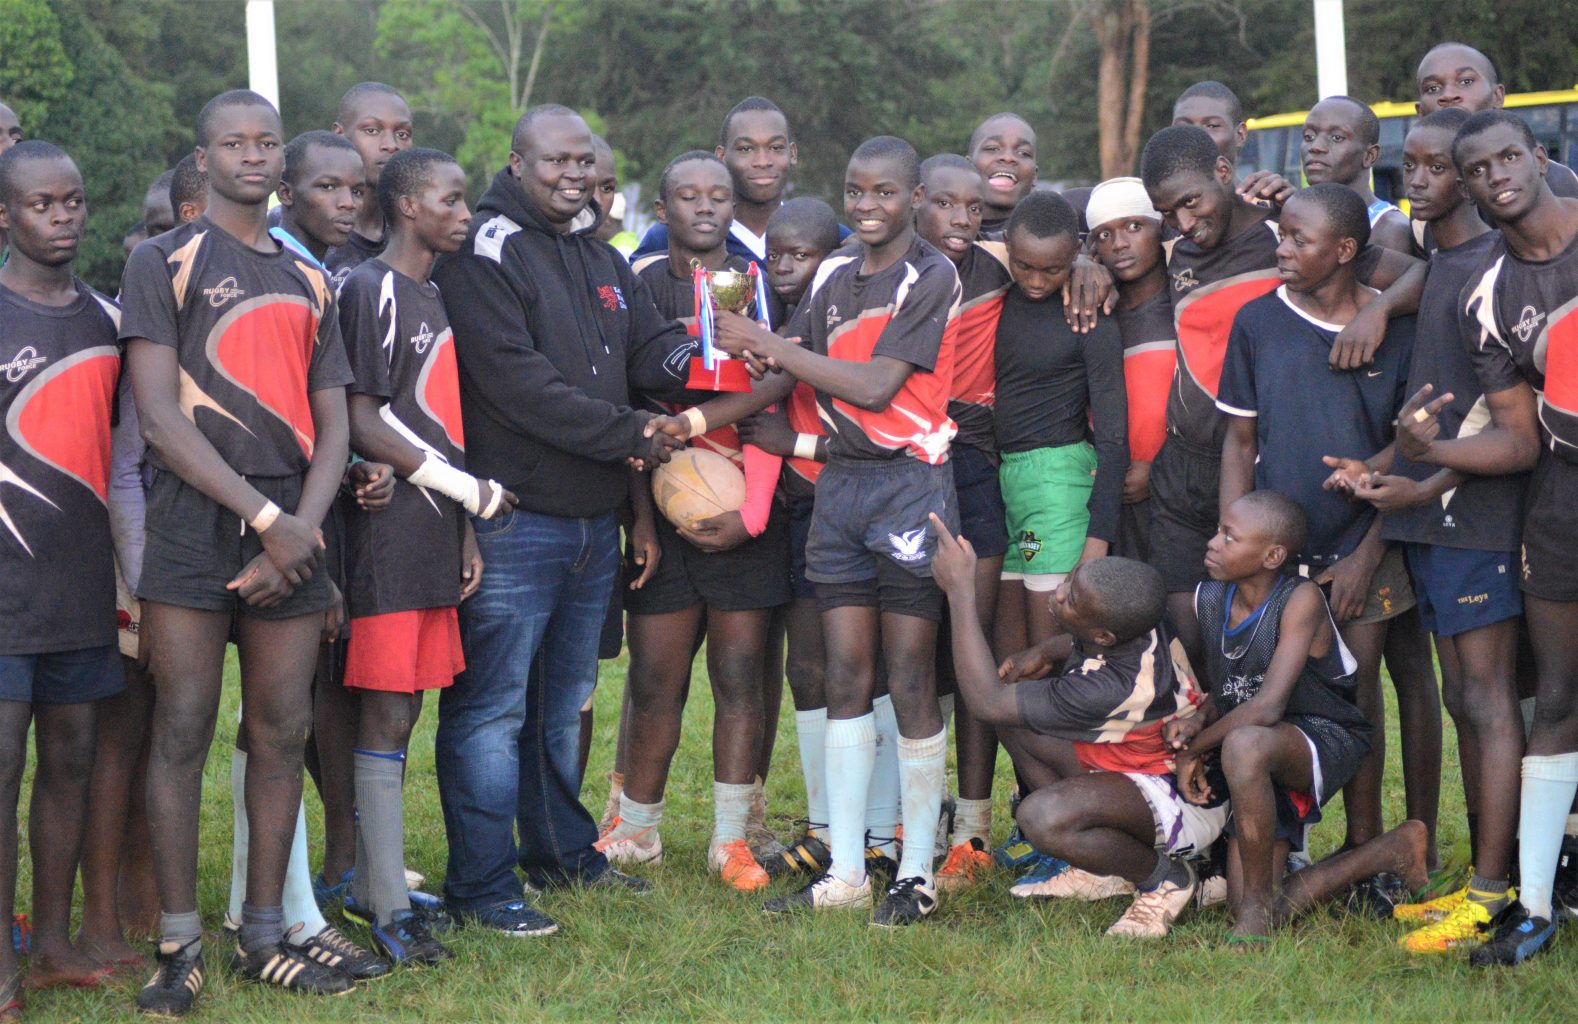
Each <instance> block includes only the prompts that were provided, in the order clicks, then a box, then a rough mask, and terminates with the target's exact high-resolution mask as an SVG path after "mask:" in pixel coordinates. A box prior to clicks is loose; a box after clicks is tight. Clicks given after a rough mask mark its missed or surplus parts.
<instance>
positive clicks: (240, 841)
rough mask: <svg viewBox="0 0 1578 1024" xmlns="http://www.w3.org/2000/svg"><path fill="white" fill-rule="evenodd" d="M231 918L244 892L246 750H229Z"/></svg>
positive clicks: (248, 835) (235, 917) (237, 916)
mask: <svg viewBox="0 0 1578 1024" xmlns="http://www.w3.org/2000/svg"><path fill="white" fill-rule="evenodd" d="M230 820H231V823H232V831H231V837H230V919H231V920H232V921H236V922H239V921H240V920H241V903H242V901H243V900H244V899H246V895H247V843H248V842H249V841H250V839H251V835H252V834H251V832H249V831H248V830H247V752H246V751H245V750H232V751H231V752H230Z"/></svg>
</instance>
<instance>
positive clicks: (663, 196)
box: [657, 149, 733, 203]
mask: <svg viewBox="0 0 1578 1024" xmlns="http://www.w3.org/2000/svg"><path fill="white" fill-rule="evenodd" d="M692 160H705V161H707V162H709V163H714V164H717V165H718V166H719V167H721V168H723V174H724V177H725V178H729V168H728V166H727V165H725V164H724V162H723V161H722V160H719V159H718V155H717V154H716V153H712V152H709V151H707V150H705V149H687V150H686V151H685V152H683V153H681V154H680V155H679V156H677V157H675V158H674V159H672V160H670V161H669V162H668V166H666V167H664V168H663V173H662V174H661V175H659V176H658V183H657V197H658V199H660V200H662V201H663V202H665V203H666V202H668V188H669V184H668V183H669V178H671V177H673V175H674V168H676V167H678V166H679V165H680V164H688V163H690V162H691V161H692ZM729 181H730V188H733V179H732V178H730V179H729Z"/></svg>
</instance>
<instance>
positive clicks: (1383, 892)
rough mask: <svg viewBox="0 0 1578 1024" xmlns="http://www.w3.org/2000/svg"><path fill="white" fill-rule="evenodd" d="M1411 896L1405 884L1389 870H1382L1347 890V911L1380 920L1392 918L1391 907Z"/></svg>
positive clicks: (1404, 901)
mask: <svg viewBox="0 0 1578 1024" xmlns="http://www.w3.org/2000/svg"><path fill="white" fill-rule="evenodd" d="M1410 898H1411V894H1410V893H1409V891H1408V886H1407V884H1406V883H1405V882H1404V881H1403V880H1402V879H1401V878H1399V877H1397V876H1396V875H1394V874H1392V873H1391V872H1390V871H1382V872H1381V873H1380V874H1378V875H1372V876H1370V877H1369V878H1366V879H1365V880H1364V881H1362V882H1355V883H1354V884H1353V888H1351V889H1349V890H1348V913H1350V914H1361V915H1363V916H1365V917H1373V918H1377V919H1379V920H1382V921H1390V920H1391V919H1392V908H1393V907H1395V906H1397V905H1399V904H1402V903H1407V902H1408V901H1409V899H1410Z"/></svg>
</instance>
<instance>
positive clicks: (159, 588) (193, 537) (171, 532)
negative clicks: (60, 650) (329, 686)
mask: <svg viewBox="0 0 1578 1024" xmlns="http://www.w3.org/2000/svg"><path fill="white" fill-rule="evenodd" d="M302 479H303V478H302V477H300V476H288V477H249V478H248V479H247V483H249V484H251V485H252V486H253V487H254V488H256V489H257V491H258V493H260V494H262V495H263V497H265V498H267V499H268V500H270V501H272V502H274V503H275V504H276V505H278V506H279V507H280V508H282V509H284V510H286V511H287V512H288V511H291V510H293V509H295V507H296V504H297V502H299V501H300V500H301V485H302ZM145 528H146V531H147V547H146V548H145V549H144V551H143V562H142V578H141V579H140V580H138V581H137V596H138V597H139V598H141V599H142V600H144V601H157V602H159V603H160V604H169V605H175V606H176V607H178V608H196V609H198V610H200V611H205V612H240V613H242V614H244V615H251V616H254V617H256V618H260V619H293V618H295V617H297V616H298V615H310V614H313V613H317V612H322V611H324V610H325V609H327V608H328V607H329V604H330V602H331V601H332V599H333V591H332V590H331V589H330V587H329V573H328V572H327V571H326V570H325V569H324V567H323V565H322V563H320V564H319V565H318V567H317V568H316V569H314V570H313V573H312V578H311V579H309V580H307V581H306V582H305V583H303V584H302V585H301V586H299V587H297V588H296V589H295V591H294V592H292V593H291V595H290V596H289V597H287V598H285V600H283V601H281V602H280V603H279V604H277V605H275V606H274V607H272V608H254V607H252V606H251V605H249V604H247V603H246V602H245V601H243V600H241V598H239V597H237V596H236V592H235V591H234V590H227V589H225V585H226V584H227V583H229V582H230V581H231V580H233V579H235V578H236V575H237V574H238V573H240V572H241V570H242V568H244V567H245V566H246V565H247V563H249V562H251V561H252V559H254V558H256V557H257V556H258V555H259V554H261V553H262V551H263V542H262V541H260V540H259V539H258V535H257V533H256V532H255V531H253V529H252V528H251V527H250V526H247V525H246V524H245V523H244V522H243V521H242V520H241V519H240V518H239V517H238V516H237V515H236V514H235V513H234V512H232V511H230V510H229V509H227V508H225V507H224V506H223V505H220V504H219V503H218V502H216V501H214V500H213V499H212V498H209V497H208V496H207V495H205V494H203V493H202V492H201V491H199V490H197V489H196V488H195V487H191V486H188V485H187V483H186V482H185V481H183V480H182V479H181V478H180V477H178V476H176V475H175V474H174V473H171V472H168V471H166V470H156V471H155V472H154V475H153V484H152V486H150V487H149V488H148V512H147V518H146V527H145Z"/></svg>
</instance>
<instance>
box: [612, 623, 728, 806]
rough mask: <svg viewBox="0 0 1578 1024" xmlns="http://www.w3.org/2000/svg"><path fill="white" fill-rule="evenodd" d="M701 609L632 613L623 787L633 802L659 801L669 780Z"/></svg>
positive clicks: (682, 714) (626, 697)
mask: <svg viewBox="0 0 1578 1024" xmlns="http://www.w3.org/2000/svg"><path fill="white" fill-rule="evenodd" d="M702 613H703V609H702V607H701V606H700V605H697V606H695V607H693V608H687V609H685V610H683V611H678V612H669V613H666V614H662V615H631V616H630V636H629V643H630V675H629V677H628V679H627V680H626V682H625V699H626V700H627V701H629V704H630V709H629V711H630V713H629V715H628V717H627V719H626V722H625V734H626V736H625V738H626V743H625V793H626V794H627V795H628V796H629V797H630V799H632V800H634V801H636V802H637V803H643V804H653V803H657V802H658V801H659V800H661V799H663V792H664V790H665V789H666V788H667V786H668V772H669V767H670V765H671V764H672V763H673V760H674V751H675V750H676V749H678V747H679V734H680V725H681V721H682V718H683V716H684V711H685V695H686V691H687V689H688V686H689V682H690V665H691V659H692V658H693V657H694V654H695V642H694V640H693V637H694V636H695V634H696V629H697V627H698V625H699V624H700V622H701V621H702ZM753 751H754V748H753Z"/></svg>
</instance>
